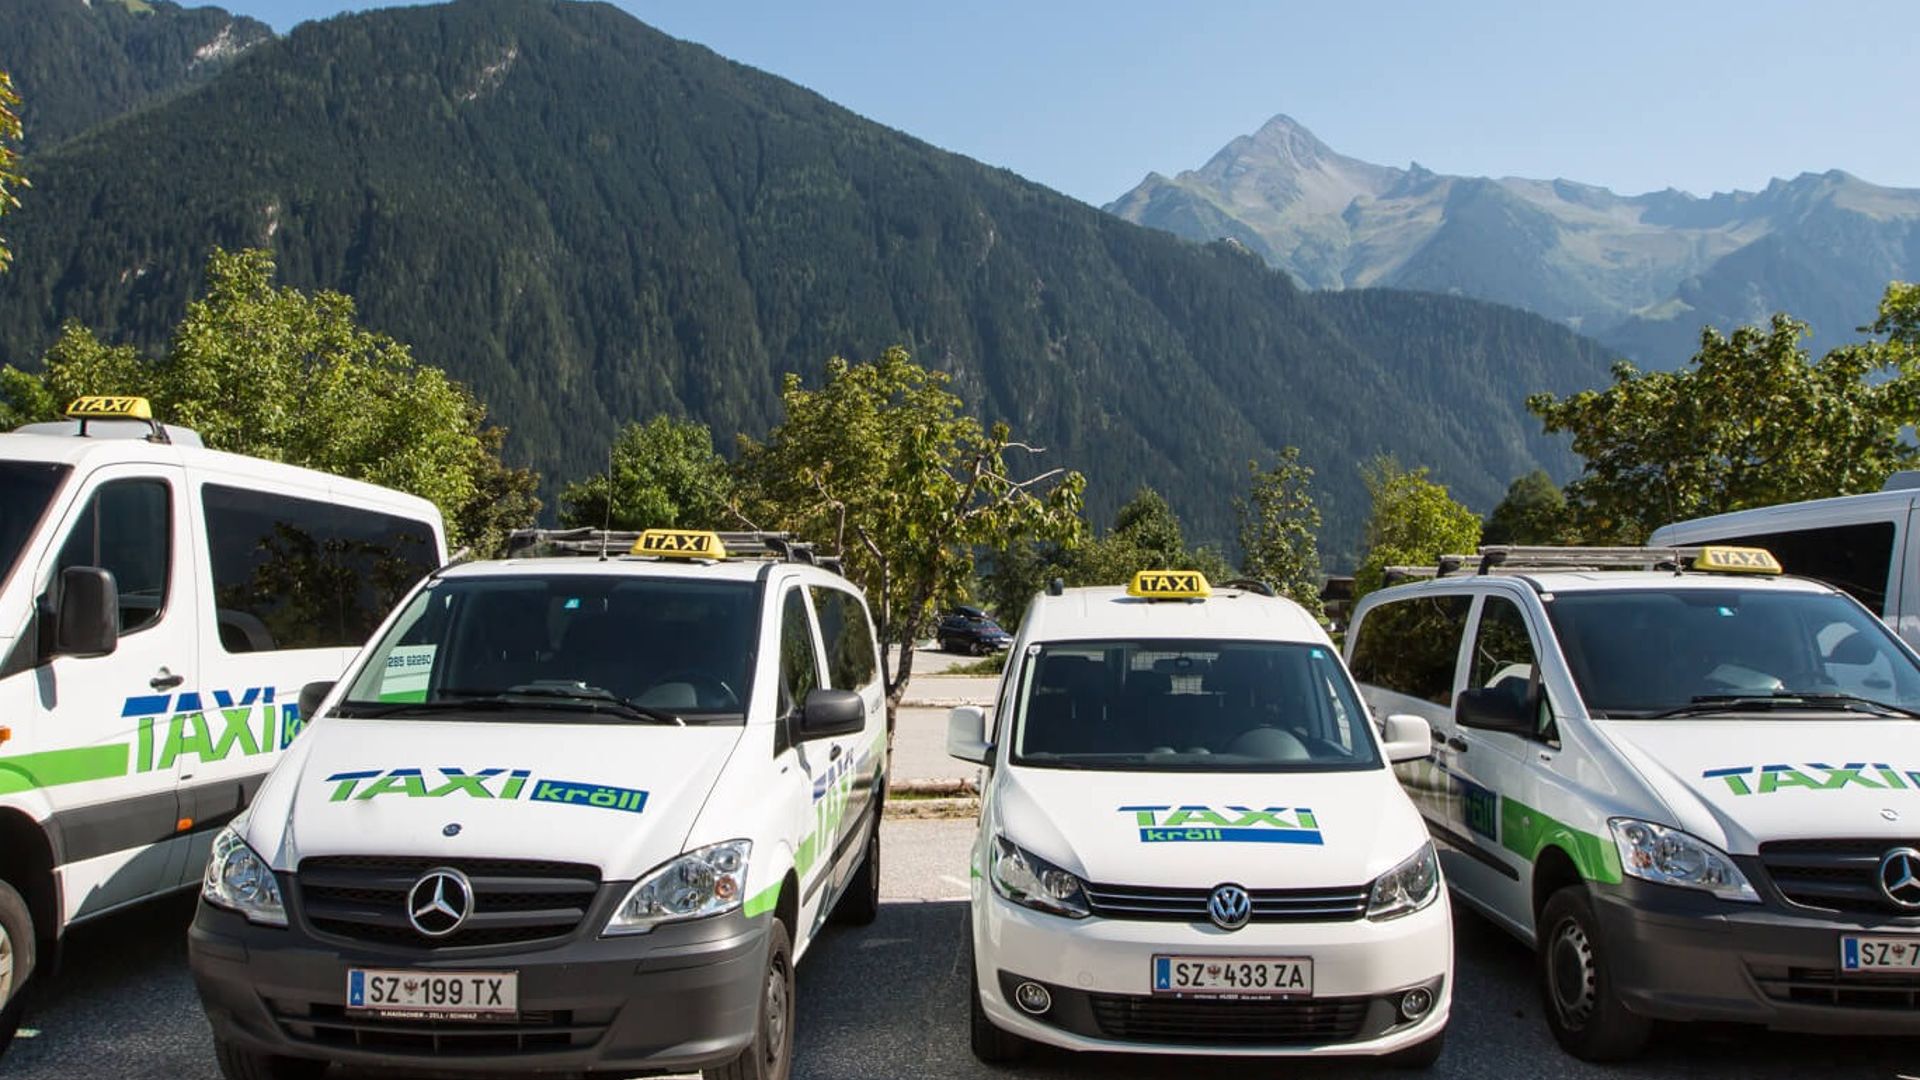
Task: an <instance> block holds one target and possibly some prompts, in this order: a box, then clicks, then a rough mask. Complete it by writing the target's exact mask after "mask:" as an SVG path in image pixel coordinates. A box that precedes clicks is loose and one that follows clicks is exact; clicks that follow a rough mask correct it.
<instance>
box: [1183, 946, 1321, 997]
mask: <svg viewBox="0 0 1920 1080" xmlns="http://www.w3.org/2000/svg"><path fill="white" fill-rule="evenodd" d="M1153 992H1154V993H1156V994H1201V995H1205V996H1208V997H1311V996H1312V994H1313V961H1312V960H1310V959H1305V958H1301V957H1288V958H1281V959H1276V958H1273V957H1265V956H1156V957H1154V958H1153Z"/></svg>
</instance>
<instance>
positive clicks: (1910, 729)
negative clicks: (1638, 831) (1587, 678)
mask: <svg viewBox="0 0 1920 1080" xmlns="http://www.w3.org/2000/svg"><path fill="white" fill-rule="evenodd" d="M1596 726H1597V727H1599V728H1600V730H1601V731H1602V732H1603V733H1604V734H1605V735H1606V736H1607V738H1608V739H1609V740H1611V741H1612V742H1613V744H1614V745H1615V746H1617V747H1618V748H1619V749H1620V752H1621V754H1622V755H1623V756H1624V757H1626V758H1627V760H1628V761H1629V762H1630V763H1631V764H1632V765H1633V766H1634V767H1635V768H1636V769H1637V770H1639V772H1640V774H1641V775H1642V776H1643V777H1645V778H1646V779H1647V781H1648V783H1649V784H1651V785H1652V786H1653V787H1654V789H1655V790H1656V792H1657V793H1658V794H1659V795H1660V796H1661V798H1662V799H1663V800H1664V801H1665V802H1666V804H1667V805H1668V806H1669V807H1671V808H1672V809H1673V811H1674V815H1675V816H1676V817H1677V818H1678V819H1679V820H1677V821H1675V822H1673V823H1672V824H1676V825H1678V826H1680V827H1681V828H1682V829H1685V830H1686V831H1688V832H1690V833H1693V834H1694V835H1696V836H1698V837H1700V838H1701V839H1703V840H1706V841H1708V842H1710V843H1713V844H1716V845H1719V846H1720V847H1722V848H1724V849H1725V850H1727V851H1729V852H1731V853H1733V854H1743V855H1744V854H1752V853H1753V852H1754V851H1755V849H1756V847H1757V846H1758V845H1759V844H1761V843H1764V842H1766V841H1768V840H1793V839H1812V838H1820V837H1842V836H1844V837H1876V838H1877V837H1882V836H1885V837H1888V838H1896V837H1906V838H1911V837H1912V836H1913V835H1914V831H1915V829H1916V828H1920V721H1914V720H1887V719H1868V718H1859V719H1851V718H1849V719H1819V720H1816V719H1792V718H1768V717H1741V718H1738V719H1731V718H1729V719H1720V720H1708V719H1684V720H1602V721H1598V722H1596Z"/></svg>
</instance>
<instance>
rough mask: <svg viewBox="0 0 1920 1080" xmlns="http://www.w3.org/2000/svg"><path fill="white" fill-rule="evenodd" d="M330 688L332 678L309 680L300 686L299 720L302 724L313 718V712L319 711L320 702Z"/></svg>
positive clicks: (324, 698) (329, 691)
mask: <svg viewBox="0 0 1920 1080" xmlns="http://www.w3.org/2000/svg"><path fill="white" fill-rule="evenodd" d="M332 690H333V680H331V679H329V680H327V681H326V682H310V683H308V684H307V685H305V686H303V687H301V688H300V722H301V723H302V724H304V723H306V722H307V721H309V720H312V719H313V714H314V713H317V712H319V711H320V703H321V702H323V701H325V700H327V694H329V693H331V692H332Z"/></svg>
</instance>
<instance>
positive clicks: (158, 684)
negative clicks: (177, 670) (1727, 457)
mask: <svg viewBox="0 0 1920 1080" xmlns="http://www.w3.org/2000/svg"><path fill="white" fill-rule="evenodd" d="M186 681H187V677H186V676H185V675H175V674H174V673H173V672H171V671H168V670H167V669H166V668H161V669H160V674H158V675H155V676H154V677H153V678H151V679H148V680H147V685H148V686H151V687H153V688H154V689H155V690H171V689H173V688H174V687H176V686H179V685H180V684H181V683H183V682H186Z"/></svg>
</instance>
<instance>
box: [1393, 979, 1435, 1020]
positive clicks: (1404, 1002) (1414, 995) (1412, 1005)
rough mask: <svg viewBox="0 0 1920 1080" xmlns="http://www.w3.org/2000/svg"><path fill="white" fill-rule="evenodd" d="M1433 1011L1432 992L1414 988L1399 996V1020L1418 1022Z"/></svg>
mask: <svg viewBox="0 0 1920 1080" xmlns="http://www.w3.org/2000/svg"><path fill="white" fill-rule="evenodd" d="M1432 1010H1433V991H1431V990H1429V989H1427V988H1426V987H1424V986H1416V987H1414V988H1413V989H1411V990H1409V991H1407V992H1406V993H1404V994H1401V995H1400V1019H1402V1020H1406V1021H1409V1022H1411V1021H1414V1020H1418V1019H1420V1018H1421V1017H1423V1016H1425V1015H1427V1013H1429V1012H1431V1011H1432Z"/></svg>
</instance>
